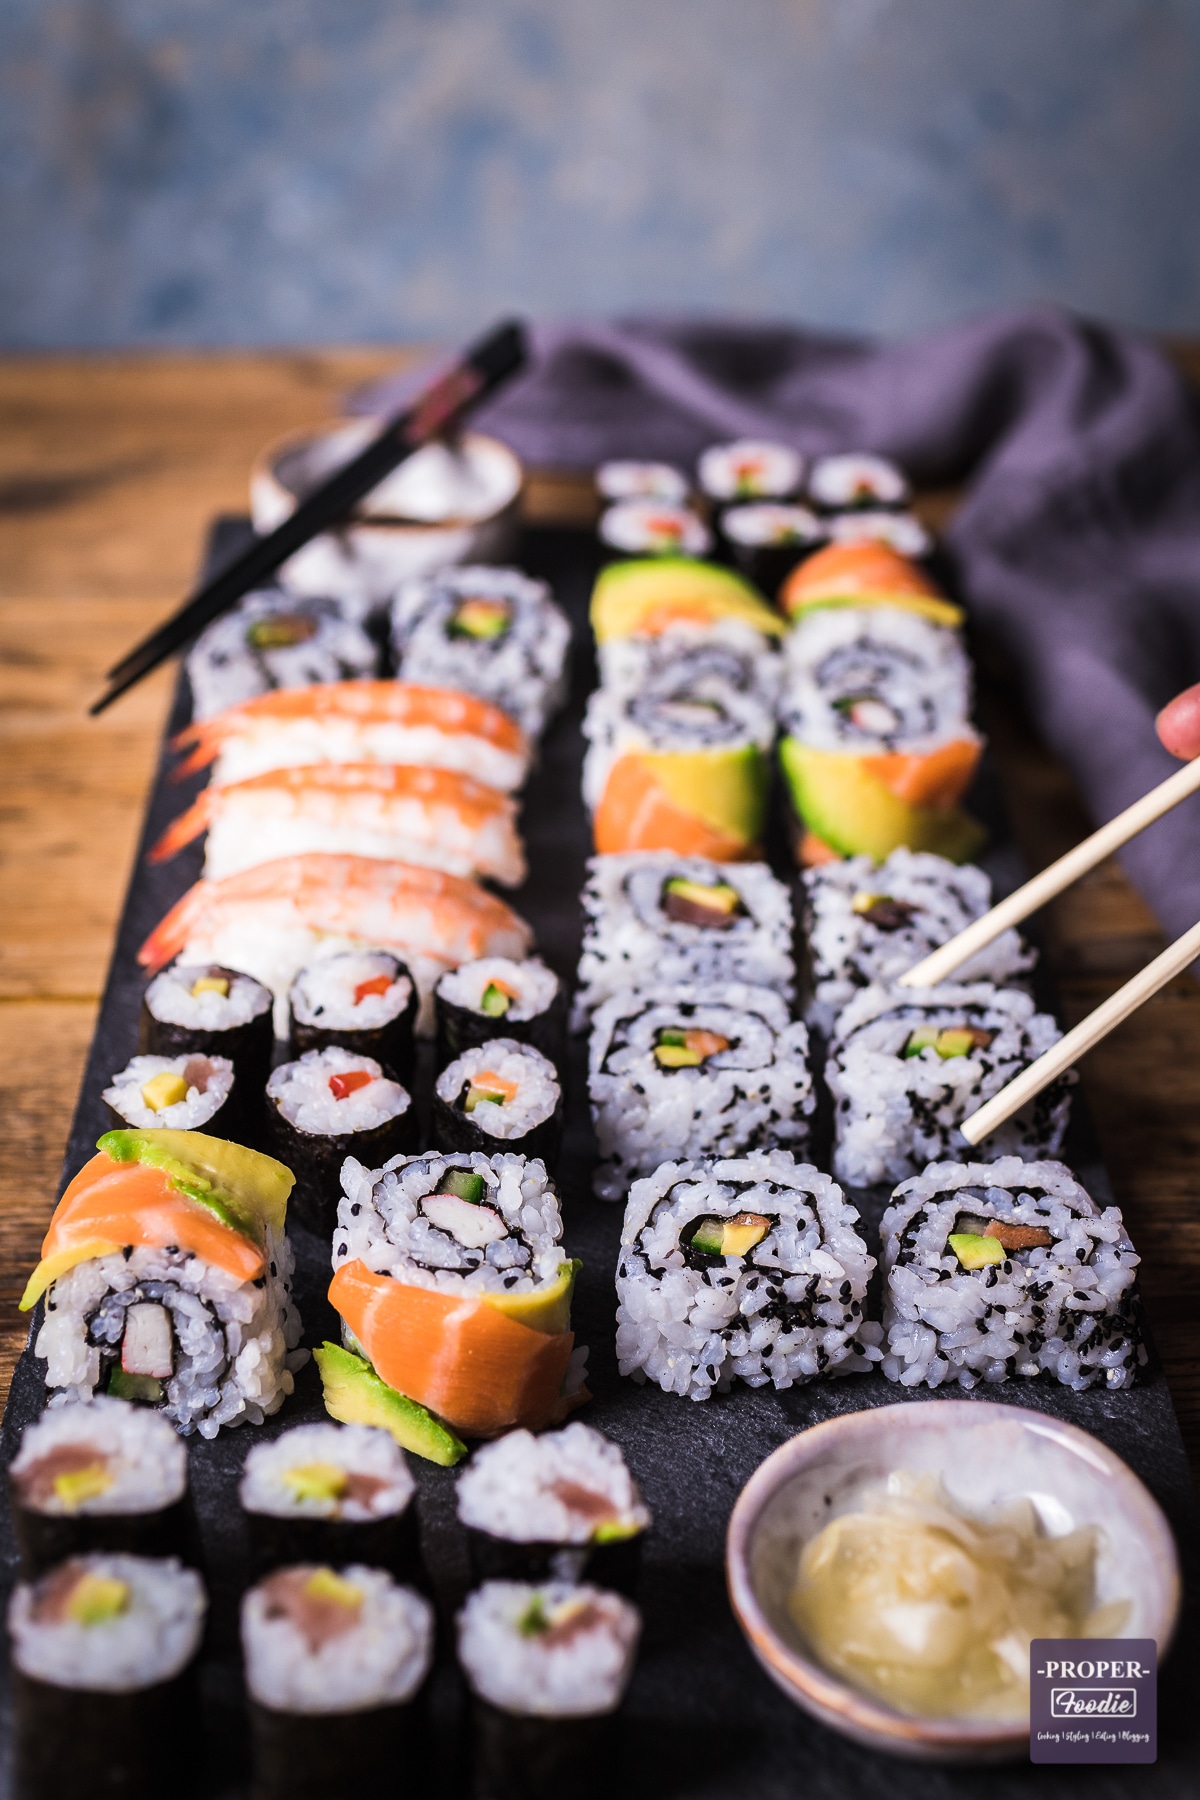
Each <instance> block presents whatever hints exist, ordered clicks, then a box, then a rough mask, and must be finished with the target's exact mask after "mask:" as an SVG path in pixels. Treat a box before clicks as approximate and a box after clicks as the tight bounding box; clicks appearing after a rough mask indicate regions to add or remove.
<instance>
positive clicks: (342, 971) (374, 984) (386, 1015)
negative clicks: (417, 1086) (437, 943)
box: [288, 950, 418, 1088]
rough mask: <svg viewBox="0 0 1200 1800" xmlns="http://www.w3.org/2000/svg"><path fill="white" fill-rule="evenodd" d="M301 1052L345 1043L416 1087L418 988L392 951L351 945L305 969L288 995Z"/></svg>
mask: <svg viewBox="0 0 1200 1800" xmlns="http://www.w3.org/2000/svg"><path fill="white" fill-rule="evenodd" d="M288 1004H289V1007H290V1009H291V1018H292V1045H293V1048H294V1049H295V1052H296V1055H297V1056H300V1055H302V1054H303V1053H304V1052H305V1051H306V1050H328V1049H329V1048H330V1047H331V1046H332V1045H334V1044H337V1045H340V1046H341V1048H342V1049H343V1050H351V1051H353V1053H354V1054H355V1056H369V1057H374V1059H375V1061H376V1062H377V1063H379V1064H380V1065H381V1067H382V1068H383V1070H384V1071H385V1073H386V1074H387V1075H388V1076H390V1077H391V1079H392V1080H393V1081H399V1082H402V1083H403V1084H404V1085H405V1086H406V1087H408V1088H411V1086H412V1079H413V1066H414V1062H415V1057H416V1050H415V1047H414V1037H413V1033H414V1031H415V1029H416V1019H417V1006H418V998H417V988H416V983H415V982H414V981H413V978H412V976H411V975H410V974H409V972H408V970H407V969H406V968H405V966H404V964H403V963H402V962H401V961H400V958H399V957H398V956H393V955H392V954H391V952H390V951H388V950H346V951H343V952H342V953H341V954H340V955H337V956H327V957H324V958H323V959H322V960H321V961H320V962H315V963H310V964H309V965H308V967H307V968H306V969H301V971H300V973H299V975H297V977H296V979H295V981H294V982H293V983H292V991H291V993H290V994H289V995H288Z"/></svg>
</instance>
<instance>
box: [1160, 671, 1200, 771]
mask: <svg viewBox="0 0 1200 1800" xmlns="http://www.w3.org/2000/svg"><path fill="white" fill-rule="evenodd" d="M1154 724H1155V729H1156V730H1157V732H1158V735H1159V738H1160V739H1161V740H1162V743H1163V746H1164V748H1165V749H1167V750H1169V751H1170V752H1171V755H1172V756H1177V757H1179V759H1180V761H1181V762H1191V761H1193V759H1194V758H1195V757H1197V756H1200V682H1198V683H1197V684H1196V686H1195V687H1190V688H1185V689H1184V691H1183V693H1182V694H1176V696H1175V698H1174V699H1173V700H1170V701H1168V703H1167V704H1166V706H1164V707H1163V709H1162V711H1161V712H1160V713H1159V715H1158V717H1157V719H1156V720H1155V721H1154Z"/></svg>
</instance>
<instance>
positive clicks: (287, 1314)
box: [21, 1131, 306, 1438]
mask: <svg viewBox="0 0 1200 1800" xmlns="http://www.w3.org/2000/svg"><path fill="white" fill-rule="evenodd" d="M291 1188H292V1173H291V1170H290V1169H285V1168H284V1167H283V1165H282V1164H281V1163H277V1162H275V1161H273V1160H272V1158H271V1157H269V1156H260V1155H259V1154H258V1152H257V1151H254V1150H247V1149H244V1148H243V1147H242V1146H241V1145H240V1144H228V1143H225V1142H223V1140H222V1139H220V1138H214V1137H208V1136H206V1135H205V1134H204V1133H202V1132H198V1131H110V1132H107V1133H106V1134H105V1136H104V1137H102V1138H101V1139H100V1143H99V1155H97V1156H94V1157H93V1158H92V1159H91V1161H90V1162H88V1163H86V1164H85V1165H84V1167H83V1168H82V1169H81V1170H80V1172H79V1174H78V1175H76V1177H75V1179H74V1180H73V1181H72V1182H71V1183H70V1185H69V1186H68V1188H67V1189H66V1191H65V1193H64V1194H63V1196H62V1199H61V1200H60V1201H59V1203H58V1205H57V1206H56V1207H55V1209H54V1216H53V1218H52V1219H51V1221H50V1229H49V1231H48V1232H47V1233H46V1236H45V1239H44V1241H43V1243H42V1260H41V1262H40V1263H39V1264H38V1267H37V1268H36V1269H35V1270H34V1272H33V1274H32V1275H31V1277H30V1279H29V1282H28V1285H27V1286H26V1289H25V1293H24V1295H23V1297H22V1300H21V1307H22V1310H28V1309H29V1308H30V1307H32V1306H33V1305H35V1304H36V1302H37V1301H38V1300H40V1299H42V1298H43V1297H44V1300H45V1316H44V1318H43V1320H42V1323H41V1327H40V1329H39V1330H38V1332H37V1336H36V1338H35V1340H34V1354H35V1356H39V1357H42V1358H43V1359H44V1360H45V1363H46V1386H47V1387H48V1388H50V1389H52V1390H53V1393H54V1401H55V1402H57V1403H59V1404H61V1403H62V1401H66V1400H91V1399H92V1397H93V1395H95V1394H98V1393H105V1392H107V1393H110V1394H114V1395H116V1397H117V1398H118V1399H123V1400H134V1401H138V1402H140V1403H141V1404H142V1405H145V1406H151V1407H154V1408H156V1409H157V1410H159V1411H160V1412H161V1413H162V1414H163V1416H164V1417H165V1418H167V1419H169V1420H170V1421H171V1422H172V1424H173V1425H174V1426H175V1428H176V1430H178V1431H180V1432H182V1433H183V1435H184V1436H187V1435H188V1434H189V1433H190V1432H193V1431H198V1432H199V1433H200V1435H201V1437H205V1438H212V1437H215V1436H216V1435H217V1432H218V1431H219V1430H220V1428H221V1426H222V1425H240V1424H244V1423H251V1424H255V1425H261V1424H262V1422H263V1420H264V1419H265V1418H267V1417H269V1415H270V1414H272V1413H274V1412H278V1410H279V1408H280V1407H281V1406H282V1404H283V1402H284V1399H285V1398H286V1396H287V1395H288V1394H290V1393H291V1392H292V1387H293V1379H292V1377H293V1371H294V1369H295V1368H296V1367H298V1366H299V1362H302V1361H304V1359H305V1354H306V1353H303V1352H301V1353H300V1354H299V1359H298V1360H297V1355H296V1346H297V1345H298V1343H299V1341H300V1329H301V1327H300V1316H299V1314H298V1313H297V1311H296V1308H295V1306H294V1305H293V1304H292V1298H291V1276H292V1252H291V1247H290V1245H289V1244H288V1240H287V1237H286V1235H285V1231H284V1225H285V1219H286V1214H287V1199H288V1194H289V1193H290V1191H291ZM114 1246H115V1248H114ZM52 1403H53V1402H52Z"/></svg>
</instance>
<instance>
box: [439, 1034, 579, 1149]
mask: <svg viewBox="0 0 1200 1800" xmlns="http://www.w3.org/2000/svg"><path fill="white" fill-rule="evenodd" d="M430 1126H431V1130H432V1134H433V1144H434V1148H435V1150H480V1151H482V1152H483V1153H484V1155H487V1153H488V1152H489V1151H491V1150H494V1149H499V1148H500V1147H501V1146H503V1147H504V1149H506V1150H513V1151H516V1152H518V1153H519V1154H520V1155H522V1156H538V1157H540V1158H541V1159H542V1161H543V1162H544V1163H545V1164H546V1167H547V1168H548V1169H551V1170H552V1169H553V1168H554V1165H555V1164H556V1163H557V1161H558V1153H559V1150H560V1149H561V1148H562V1130H563V1097H562V1086H561V1084H560V1082H559V1079H558V1070H557V1069H556V1068H555V1066H554V1064H553V1063H552V1062H551V1061H550V1059H549V1058H548V1057H545V1056H543V1055H542V1053H541V1051H540V1050H535V1049H534V1047H533V1045H532V1044H522V1043H519V1042H518V1041H517V1039H516V1038H493V1039H491V1041H490V1042H488V1043H485V1044H479V1045H477V1046H476V1047H475V1048H474V1049H472V1050H464V1051H463V1053H462V1055H461V1056H457V1057H455V1059H454V1061H453V1062H452V1063H450V1064H448V1066H447V1067H446V1068H444V1069H443V1070H442V1072H441V1074H440V1075H439V1076H438V1078H437V1081H436V1082H435V1084H434V1089H433V1110H432V1113H431V1116H430Z"/></svg>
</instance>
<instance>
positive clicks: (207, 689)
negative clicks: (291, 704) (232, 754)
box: [187, 588, 379, 719]
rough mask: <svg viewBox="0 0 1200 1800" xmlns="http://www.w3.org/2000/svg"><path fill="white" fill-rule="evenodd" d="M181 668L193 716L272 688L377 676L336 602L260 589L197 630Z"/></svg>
mask: <svg viewBox="0 0 1200 1800" xmlns="http://www.w3.org/2000/svg"><path fill="white" fill-rule="evenodd" d="M187 672H188V682H189V684H190V686H191V690H192V716H193V718H196V719H208V718H211V717H212V716H213V714H214V713H219V712H224V710H225V708H226V707H227V706H236V705H238V703H239V702H240V701H242V700H252V699H253V698H254V697H255V695H256V694H266V693H270V692H271V691H272V690H273V689H275V688H304V687H310V686H311V685H312V683H313V682H315V681H353V680H358V679H362V678H363V677H370V676H372V675H378V673H379V648H378V646H377V645H376V644H375V643H373V642H372V640H371V638H370V637H369V636H368V635H367V633H366V632H365V631H364V630H363V628H362V626H361V625H360V624H358V623H356V622H355V621H354V620H352V619H348V618H347V617H346V616H345V614H344V613H343V611H342V609H341V607H340V606H339V605H338V603H337V601H336V600H315V599H314V600H307V599H306V600H302V599H298V598H297V597H296V596H295V595H293V594H288V593H285V592H284V591H283V590H282V589H281V588H267V589H263V590H260V591H259V592H257V593H254V594H247V596H246V598H245V599H244V600H243V601H242V602H241V604H240V605H239V606H237V607H235V609H234V610H233V611H232V612H230V613H226V614H225V616H224V617H223V618H220V619H217V620H215V621H214V623H213V624H211V625H209V626H208V627H206V629H205V630H204V631H202V632H201V634H200V636H199V637H198V638H197V639H196V642H195V643H194V644H193V646H192V648H191V649H190V650H189V651H188V657H187Z"/></svg>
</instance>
